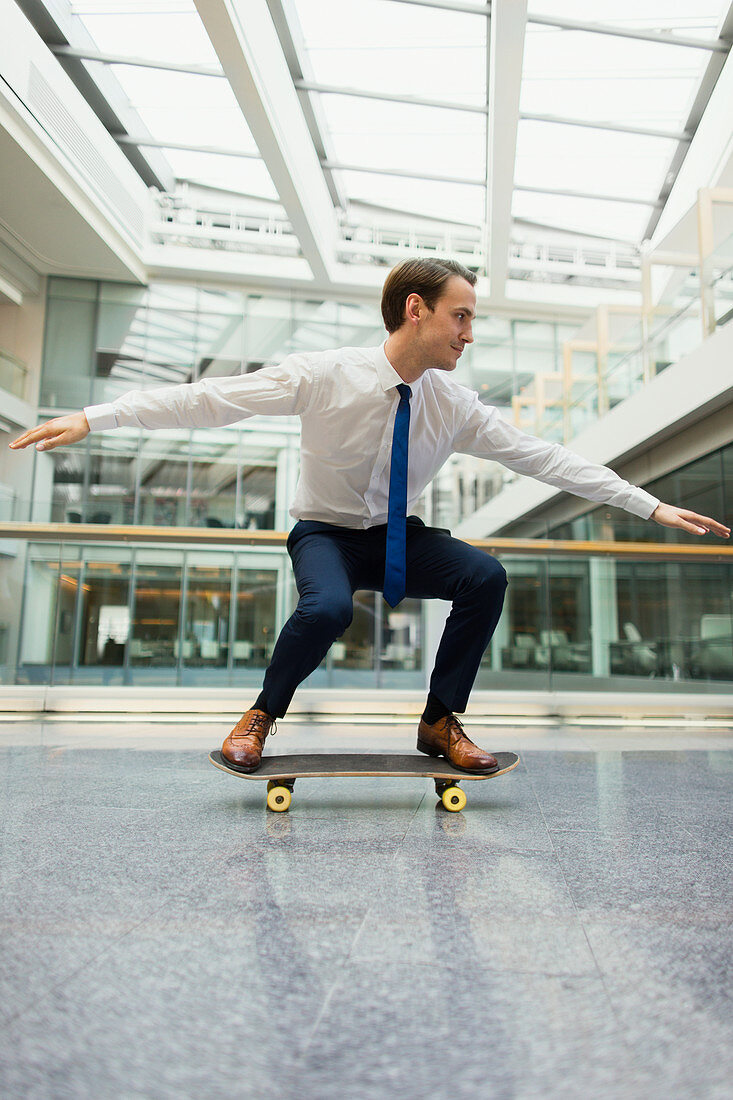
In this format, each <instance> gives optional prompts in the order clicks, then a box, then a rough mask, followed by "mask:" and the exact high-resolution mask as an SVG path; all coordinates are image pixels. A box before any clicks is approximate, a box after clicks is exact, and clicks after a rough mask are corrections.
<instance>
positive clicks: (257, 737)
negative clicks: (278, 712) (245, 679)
mask: <svg viewBox="0 0 733 1100" xmlns="http://www.w3.org/2000/svg"><path fill="white" fill-rule="evenodd" d="M274 726H275V719H274V718H271V717H270V715H269V714H265V712H264V710H248V711H247V712H246V714H243V715H242V717H241V718H240V719H239V721H238V722H237V724H236V726H235V727H234V729H233V730H232V732H231V733H230V734H229V736H228V737H227V739H226V741H225V742H224V744H223V745H222V746H221V755H222V756H223V757H224V759H225V760H228V761H229V763H230V764H234V765H235V767H237V768H240V769H241V770H242V771H243V772H254V771H257V769H258V768H259V766H260V762H261V760H262V748H263V746H264V744H265V738H266V737H267V735H268V733H270V732H272V733H273V734H274V733H275V729H274V728H273V729H272V730H271V727H274Z"/></svg>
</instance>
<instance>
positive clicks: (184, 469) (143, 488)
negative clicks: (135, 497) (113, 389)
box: [138, 428, 191, 527]
mask: <svg viewBox="0 0 733 1100" xmlns="http://www.w3.org/2000/svg"><path fill="white" fill-rule="evenodd" d="M140 434H141V442H140V452H139V458H138V463H139V473H138V477H139V482H140V490H139V492H140V506H139V515H138V523H142V524H145V525H149V524H152V525H153V526H158V525H159V526H162V527H180V526H185V525H187V524H188V523H189V522H190V520H189V507H188V504H189V502H188V497H187V485H188V472H189V462H190V456H191V441H190V434H191V433H190V432H188V431H184V430H180V429H174V428H165V429H161V430H159V431H155V432H145V433H140Z"/></svg>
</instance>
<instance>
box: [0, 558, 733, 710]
mask: <svg viewBox="0 0 733 1100" xmlns="http://www.w3.org/2000/svg"><path fill="white" fill-rule="evenodd" d="M17 550H18V556H17V559H16V560H24V561H25V576H24V578H23V577H22V576H21V578H20V582H19V583H18V586H17V589H18V591H19V593H20V594H21V598H20V599H19V600H17V601H16V602H15V603H12V602H8V603H7V604H5V605H2V606H1V607H0V611H1V612H2V615H3V620H2V622H0V644H1V645H2V647H3V649H2V653H3V669H4V682H5V683H20V684H80V685H81V684H118V685H134V686H146V685H147V686H152V685H168V686H176V685H180V686H189V685H201V686H217V685H219V686H231V687H244V688H246V689H248V691H249V693H251V691H254V689H255V688H258V687H259V685H260V684H261V681H262V676H263V672H264V669H265V668H266V666H267V664H268V662H269V659H270V656H271V654H272V649H273V646H274V643H275V640H276V638H277V635H278V633H279V630H280V628H281V626H282V625H283V623H284V622H285V620H286V619H287V618H288V616H289V615H290V614H291V612H292V610H293V608H294V606H295V603H296V600H297V595H296V592H295V589H294V585H293V582H292V574H291V570H290V563H289V561H288V558H287V555H286V553H285V551H284V550H283V549H281V548H279V547H269V548H237V549H232V548H231V547H229V548H227V547H224V546H222V547H219V548H216V549H214V548H211V549H209V548H206V549H202V548H200V547H193V546H188V547H176V548H171V547H156V546H154V545H138V546H117V545H95V544H93V543H87V544H79V545H72V544H65V545H63V546H59V545H58V544H55V545H54V544H49V543H35V544H33V543H31V544H29V545H28V546H27V547H25V546H24V545H23V544H19V546H18V547H17ZM501 560H502V562H503V564H504V566H505V567H506V569H507V572H508V574H509V588H508V591H507V598H506V604H505V609H504V614H503V615H502V618H501V620H500V622H499V626H498V628H497V632H496V634H495V636H494V639H493V641H492V643H491V646H490V647H489V649H488V651H487V653H486V655H485V657H484V661H483V663H482V667H481V671H480V674H479V679H478V683H477V686H478V687H479V688H485V689H495V690H518V691H521V690H525V691H527V690H543V691H547V690H553V691H559V690H583V691H589V690H590V691H592V690H613V691H617V690H623V691H652V692H654V691H660V690H664V691H669V690H671V691H697V692H716V691H721V690H726V691H728V690H730V688H731V686H732V685H733V563H731V562H730V560H729V559H727V560H723V559H722V558H721V559H720V560H716V559H715V558H713V559H705V560H701V559H700V558H697V559H696V558H694V556H690V557H689V558H688V560H676V561H667V560H658V559H654V558H652V559H651V560H649V559H645V558H643V557H642V556H640V555H639V556H637V557H636V558H633V557H632V558H627V557H622V556H614V555H613V554H612V553H608V554H603V555H598V556H589V555H587V554H583V555H581V556H577V557H576V556H570V555H567V556H548V555H547V554H526V553H523V554H521V555H520V554H509V553H508V554H505V555H502V557H501ZM6 567H7V568H10V564H9V559H7V560H0V583H2V582H5V585H6V586H7V579H8V574H4V575H3V571H4V570H5V569H6ZM446 607H447V605H445V604H441V603H436V602H433V601H426V602H425V603H422V604H421V603H420V602H419V601H413V600H405V601H403V603H401V604H400V605H399V606H398V607H397V608H394V609H392V608H390V607H388V606H387V604H386V603H385V602H384V600H383V599H382V597H381V595H380V594H377V593H374V592H368V591H360V592H357V593H356V594H355V598H354V618H353V621H352V623H351V625H350V626H349V628H348V629H347V630H346V631H345V633H344V634H343V635H342V637H341V638H340V639H338V641H336V642H335V643H334V645H333V646H332V648H331V650H330V652H329V654H328V655H327V657H326V659H325V660H324V661H323V663H322V665H321V666H320V667H319V668H318V669H317V670H316V671H315V672H314V673H313V674H312V676H311V677H310V679H309V680H308V681H306V684H305V686H306V687H316V688H331V687H333V688H350V687H353V688H363V689H379V688H385V689H396V688H406V689H410V690H416V691H422V690H424V688H425V686H426V684H427V679H428V677H429V673H430V667H431V662H432V653H433V651H434V646H435V644H436V643H437V638H438V635H439V633H440V629H441V623H440V619H441V612H442V611H444V610H445V608H446ZM431 622H433V626H432V628H431V642H430V644H428V627H429V626H430V623H431Z"/></svg>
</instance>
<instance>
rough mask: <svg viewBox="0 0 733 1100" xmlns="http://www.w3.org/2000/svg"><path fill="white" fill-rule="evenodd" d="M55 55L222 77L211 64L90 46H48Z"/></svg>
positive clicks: (138, 67)
mask: <svg viewBox="0 0 733 1100" xmlns="http://www.w3.org/2000/svg"><path fill="white" fill-rule="evenodd" d="M49 49H50V50H51V53H53V54H55V55H56V57H59V58H62V57H71V58H75V59H76V60H77V61H98V62H99V63H100V64H102V65H131V66H133V68H137V69H163V70H165V71H166V72H172V73H190V74H192V75H193V76H215V77H223V76H224V73H223V71H222V70H221V69H217V68H215V67H214V66H213V65H194V64H190V63H188V62H185V61H156V60H155V59H154V58H150V57H133V56H130V55H129V54H118V53H103V52H102V51H101V50H94V49H92V48H91V47H79V46H49Z"/></svg>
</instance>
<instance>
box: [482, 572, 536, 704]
mask: <svg viewBox="0 0 733 1100" xmlns="http://www.w3.org/2000/svg"><path fill="white" fill-rule="evenodd" d="M501 562H502V565H503V566H504V568H505V569H506V571H507V573H508V575H509V587H508V589H507V593H506V597H505V601H504V610H503V612H502V616H501V618H500V620H499V624H498V626H497V628H496V632H495V634H494V637H493V638H492V640H491V644H490V646H489V648H488V649H487V651H486V653H485V654H484V657H483V660H482V662H481V667H480V669H479V674H478V677H477V680H476V687H478V688H498V687H506V688H518V687H520V686H522V687H524V688H526V689H528V690H549V686H550V680H549V671H550V654H551V639H550V637H549V631H550V630H551V620H550V619H549V617H548V611H549V596H548V580H547V563H546V562H545V561H543V560H529V559H527V558H512V557H501Z"/></svg>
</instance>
